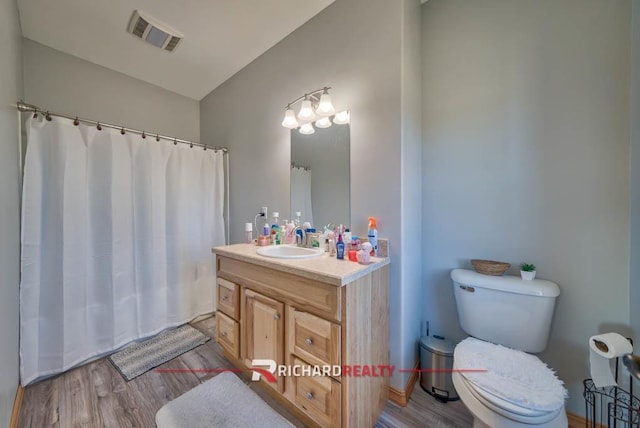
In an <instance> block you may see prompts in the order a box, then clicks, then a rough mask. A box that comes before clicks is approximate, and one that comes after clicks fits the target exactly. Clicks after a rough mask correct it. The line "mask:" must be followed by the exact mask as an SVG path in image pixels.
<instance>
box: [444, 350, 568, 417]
mask: <svg viewBox="0 0 640 428" xmlns="http://www.w3.org/2000/svg"><path fill="white" fill-rule="evenodd" d="M453 358H454V367H455V369H456V370H457V371H458V372H459V373H460V374H461V375H462V376H463V377H464V378H465V379H466V380H467V381H468V382H469V384H470V386H471V387H472V388H473V389H474V390H475V392H476V394H477V395H479V396H481V397H482V398H483V399H484V400H486V401H489V402H491V403H493V404H494V405H495V406H497V407H499V408H501V409H504V410H507V411H509V412H512V413H515V414H520V415H525V416H536V415H540V414H546V413H549V412H555V411H556V410H558V409H560V408H562V407H563V406H564V400H565V399H566V397H567V390H566V389H565V388H564V385H563V383H562V381H561V380H560V379H558V378H557V377H556V375H555V374H554V372H553V371H552V370H551V369H550V368H549V367H548V366H547V365H546V364H544V363H543V362H542V361H540V359H538V358H537V357H536V356H534V355H531V354H527V353H525V352H522V351H517V350H515V349H511V348H506V347H504V346H501V345H495V344H493V343H489V342H485V341H482V340H478V339H475V338H467V339H465V340H463V341H462V342H460V343H459V344H458V345H457V346H456V349H455V351H454V356H453Z"/></svg>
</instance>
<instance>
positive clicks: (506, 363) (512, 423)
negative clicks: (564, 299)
mask: <svg viewBox="0 0 640 428" xmlns="http://www.w3.org/2000/svg"><path fill="white" fill-rule="evenodd" d="M451 279H452V280H453V287H454V294H455V298H456V305H457V307H458V317H459V320H460V326H461V327H462V329H463V330H464V331H465V332H466V333H468V334H469V335H471V336H472V337H470V338H467V339H465V340H463V341H462V342H460V343H459V344H458V345H457V346H456V349H455V351H454V356H453V369H454V371H453V374H452V378H453V384H454V386H455V388H456V391H457V393H458V395H459V396H460V399H461V400H462V402H464V404H465V405H466V406H467V408H468V409H469V411H470V412H471V413H472V414H473V416H474V424H473V426H474V428H478V427H491V428H532V427H545V428H556V427H557V428H566V427H567V425H568V422H567V415H566V413H565V410H564V400H565V398H566V396H567V391H566V389H565V388H564V385H563V384H562V382H561V381H560V380H559V379H558V378H557V377H556V376H555V374H554V373H553V371H552V370H551V369H550V368H549V367H547V366H546V365H545V364H544V363H543V362H542V361H540V359H538V358H537V357H536V356H534V355H531V354H530V353H539V352H542V351H543V350H544V349H545V348H546V346H547V341H548V339H549V330H550V327H551V320H552V318H553V309H554V307H555V301H556V298H557V297H558V295H560V289H559V288H558V286H557V285H556V284H555V283H553V282H550V281H544V280H532V281H523V280H521V279H520V278H519V277H515V276H488V275H482V274H479V273H476V272H474V271H471V270H466V269H454V270H453V271H451Z"/></svg>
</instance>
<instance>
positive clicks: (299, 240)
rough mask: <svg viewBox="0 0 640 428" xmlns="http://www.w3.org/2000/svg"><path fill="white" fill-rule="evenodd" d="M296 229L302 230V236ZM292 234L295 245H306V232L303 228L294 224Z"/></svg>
mask: <svg viewBox="0 0 640 428" xmlns="http://www.w3.org/2000/svg"><path fill="white" fill-rule="evenodd" d="M298 229H300V231H301V232H302V236H300V235H298V234H297V233H296V230H298ZM293 235H294V236H295V237H296V245H297V246H298V247H306V246H307V233H306V232H305V231H304V229H303V228H302V227H301V226H296V228H295V229H293Z"/></svg>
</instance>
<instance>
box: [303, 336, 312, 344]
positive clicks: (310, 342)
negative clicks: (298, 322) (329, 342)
mask: <svg viewBox="0 0 640 428" xmlns="http://www.w3.org/2000/svg"><path fill="white" fill-rule="evenodd" d="M305 342H307V345H313V339H312V338H310V337H307V340H305Z"/></svg>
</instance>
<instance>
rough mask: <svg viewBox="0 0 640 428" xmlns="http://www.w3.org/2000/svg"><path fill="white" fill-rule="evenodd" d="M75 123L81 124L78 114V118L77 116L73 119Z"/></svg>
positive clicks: (76, 124)
mask: <svg viewBox="0 0 640 428" xmlns="http://www.w3.org/2000/svg"><path fill="white" fill-rule="evenodd" d="M73 124H74V125H75V126H78V125H80V121H79V120H78V116H76V118H75V119H73Z"/></svg>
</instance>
